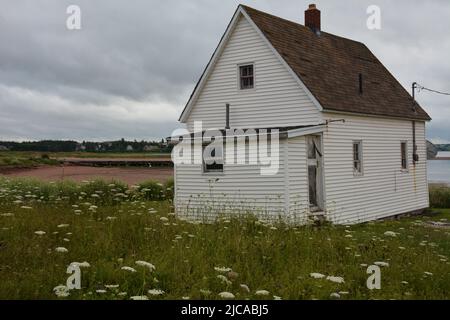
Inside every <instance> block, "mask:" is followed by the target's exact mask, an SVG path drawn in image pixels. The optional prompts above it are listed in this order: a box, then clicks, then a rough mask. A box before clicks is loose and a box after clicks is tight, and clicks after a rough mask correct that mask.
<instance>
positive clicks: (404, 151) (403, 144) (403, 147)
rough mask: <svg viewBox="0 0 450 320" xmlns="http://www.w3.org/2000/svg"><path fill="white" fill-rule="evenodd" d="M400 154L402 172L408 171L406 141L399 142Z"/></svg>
mask: <svg viewBox="0 0 450 320" xmlns="http://www.w3.org/2000/svg"><path fill="white" fill-rule="evenodd" d="M400 152H401V158H402V170H408V143H407V142H406V141H402V142H401V144H400Z"/></svg>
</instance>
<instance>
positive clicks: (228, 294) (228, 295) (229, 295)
mask: <svg viewBox="0 0 450 320" xmlns="http://www.w3.org/2000/svg"><path fill="white" fill-rule="evenodd" d="M219 297H221V298H222V299H234V294H232V293H231V292H221V293H219Z"/></svg>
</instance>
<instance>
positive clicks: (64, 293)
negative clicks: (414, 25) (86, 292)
mask: <svg viewBox="0 0 450 320" xmlns="http://www.w3.org/2000/svg"><path fill="white" fill-rule="evenodd" d="M53 292H54V293H55V294H56V296H57V297H58V298H65V297H68V296H69V295H70V293H69V288H67V287H66V286H63V285H59V286H57V287H54V288H53Z"/></svg>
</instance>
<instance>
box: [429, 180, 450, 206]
mask: <svg viewBox="0 0 450 320" xmlns="http://www.w3.org/2000/svg"><path fill="white" fill-rule="evenodd" d="M430 206H431V207H433V208H450V187H446V186H439V185H434V186H433V185H432V186H430Z"/></svg>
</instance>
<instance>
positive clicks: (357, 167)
mask: <svg viewBox="0 0 450 320" xmlns="http://www.w3.org/2000/svg"><path fill="white" fill-rule="evenodd" d="M362 166H363V164H362V141H353V173H354V174H355V175H356V176H360V175H362V172H363V171H362Z"/></svg>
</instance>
